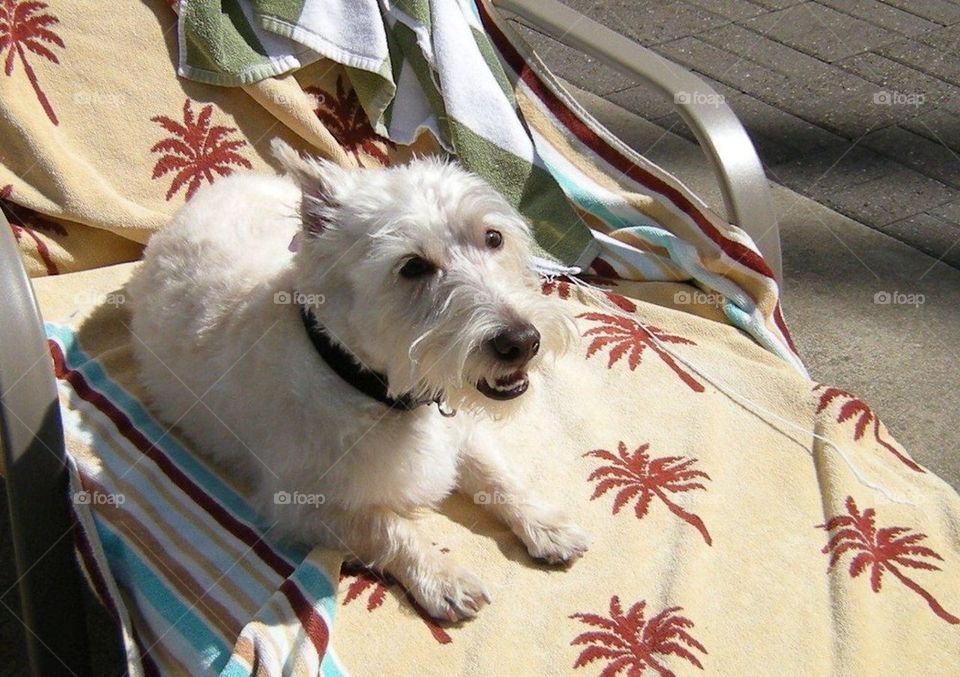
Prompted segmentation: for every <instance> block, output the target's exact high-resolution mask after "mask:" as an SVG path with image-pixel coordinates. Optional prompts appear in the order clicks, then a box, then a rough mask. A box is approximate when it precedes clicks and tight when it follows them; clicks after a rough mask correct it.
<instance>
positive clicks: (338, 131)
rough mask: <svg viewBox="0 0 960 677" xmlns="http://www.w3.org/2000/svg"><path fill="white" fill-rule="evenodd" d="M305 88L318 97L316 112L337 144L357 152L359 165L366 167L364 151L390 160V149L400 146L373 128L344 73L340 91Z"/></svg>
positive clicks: (385, 160)
mask: <svg viewBox="0 0 960 677" xmlns="http://www.w3.org/2000/svg"><path fill="white" fill-rule="evenodd" d="M303 91H305V92H306V93H307V94H311V95H312V96H313V97H314V98H316V100H317V108H316V110H314V114H316V116H317V118H319V120H320V122H322V123H323V124H324V126H325V127H326V128H327V130H328V131H329V132H330V134H332V135H333V138H335V139H336V140H337V143H339V144H340V145H341V146H342V147H343V149H344V150H345V151H346V152H348V153H352V154H353V157H354V158H356V160H357V164H358V165H360V166H361V167H363V166H364V165H363V161H362V160H361V159H360V152H361V151H363V152H364V153H365V154H367V155H369V156H370V157H372V158H374V159H376V160H377V162H379V163H380V164H382V165H385V164H389V163H390V158H389V157H388V156H387V153H386V150H387V149H388V148H396V147H397V145H396V144H395V143H393V142H392V141H389V140H388V139H384V138H383V137H382V136H379V135H378V134H377V133H376V132H374V131H373V127H372V126H370V120H369V119H368V118H367V113H366V111H364V110H363V106H361V105H360V99H359V98H358V97H357V93H356V92H355V91H353V89H346V88H345V87H344V85H343V76H340V75H338V76H337V91H336V94H333V93H331V92H325V91H323V90H322V89H320V88H319V87H304V89H303Z"/></svg>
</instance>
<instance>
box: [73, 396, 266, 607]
mask: <svg viewBox="0 0 960 677" xmlns="http://www.w3.org/2000/svg"><path fill="white" fill-rule="evenodd" d="M91 385H93V384H91ZM99 385H101V384H99V383H98V384H97V386H99ZM68 420H69V419H68V418H66V417H65V418H64V421H65V422H66V421H68ZM92 437H93V441H92V446H93V449H94V450H95V451H96V452H97V453H96V455H97V458H98V460H99V461H100V462H101V463H103V465H104V466H105V467H106V468H107V469H108V470H109V471H111V472H112V473H114V474H116V475H117V476H118V477H119V476H124V479H125V480H126V481H128V482H129V483H130V485H131V486H133V487H135V488H136V497H135V498H134V499H131V500H136V501H138V502H141V503H146V504H148V505H150V506H151V507H152V508H153V510H154V512H155V513H156V514H157V515H159V516H160V519H163V520H164V523H165V524H166V525H167V527H168V528H169V529H170V530H171V531H174V532H176V533H177V534H180V535H181V536H183V537H184V538H185V539H186V540H188V541H189V542H191V543H202V544H203V550H202V554H203V556H204V559H205V560H206V561H207V562H209V563H210V564H212V565H213V567H214V569H215V570H217V571H228V570H230V569H231V567H233V569H232V571H231V573H230V579H231V580H232V581H234V582H235V583H236V584H237V586H238V587H239V588H241V589H242V590H244V591H245V592H246V593H247V594H248V595H249V597H250V598H251V599H252V600H253V602H254V603H255V604H257V605H260V604H263V602H264V601H265V599H260V598H268V597H269V595H271V594H272V593H273V589H272V588H266V587H264V586H263V585H262V584H261V583H259V582H257V581H256V580H255V579H254V578H252V577H251V576H249V575H247V573H246V570H245V569H243V568H240V567H236V566H235V565H236V563H237V559H238V556H243V553H244V552H245V551H247V550H248V546H247V545H246V544H245V543H243V542H242V541H238V543H239V545H240V548H238V550H240V553H239V554H238V553H229V552H227V551H225V550H224V549H223V548H221V547H220V546H219V545H217V544H216V543H215V542H214V541H211V540H209V539H208V538H207V536H206V535H205V534H203V533H202V532H201V531H200V530H199V529H198V528H197V527H196V525H194V524H193V523H192V521H191V520H189V519H184V518H177V519H175V520H173V519H171V518H173V517H175V516H177V515H179V514H182V512H183V511H184V510H185V509H189V508H185V507H184V506H183V505H181V504H177V503H173V502H171V501H170V500H168V499H166V498H163V497H162V496H161V495H160V494H159V493H157V491H156V490H155V489H154V488H153V487H152V486H151V484H150V482H149V479H148V478H147V476H146V475H144V474H143V473H142V472H141V471H140V469H139V467H138V466H131V465H130V464H129V463H128V462H127V460H126V459H123V458H120V457H119V456H117V454H116V453H115V452H114V451H113V450H112V449H111V448H110V446H109V443H108V442H107V441H106V440H105V439H104V438H103V437H101V436H100V435H99V434H93V435H92ZM170 487H171V488H172V489H173V490H174V491H178V490H177V489H176V487H174V486H173V485H172V484H171V485H170ZM187 501H189V502H190V503H192V502H193V501H192V499H189V498H187V499H185V502H187ZM192 512H193V513H194V514H196V515H198V516H199V517H200V518H201V519H204V518H206V519H207V520H208V521H210V522H213V520H212V518H210V517H209V516H208V515H206V513H205V512H204V511H203V509H202V508H199V507H197V509H196V510H192ZM141 523H143V524H144V525H145V526H148V523H147V522H145V521H143V520H142V519H141ZM210 526H211V528H213V529H219V528H220V526H219V525H218V524H216V523H212V524H211V525H210ZM227 536H228V538H235V537H233V536H232V535H231V534H228V535H227ZM157 538H158V539H160V538H162V536H161V535H160V534H158V535H157ZM163 540H164V541H165V539H163ZM265 568H267V569H269V567H266V565H265ZM271 573H273V572H272V571H271ZM258 592H260V593H261V594H259V595H258V594H257V593H258Z"/></svg>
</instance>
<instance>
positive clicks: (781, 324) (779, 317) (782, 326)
mask: <svg viewBox="0 0 960 677" xmlns="http://www.w3.org/2000/svg"><path fill="white" fill-rule="evenodd" d="M773 321H774V322H775V323H776V325H777V328H778V329H779V330H780V333H781V334H783V338H785V339H786V340H787V345H788V346H790V350H792V351H793V354H794V355H796V356H797V357H800V351H799V350H797V347H796V346H795V345H794V344H793V337H792V336H790V330H789V329H787V321H786V320H784V319H783V313H782V312H781V311H780V301H777V306H776V307H775V308H774V309H773Z"/></svg>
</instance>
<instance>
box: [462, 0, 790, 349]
mask: <svg viewBox="0 0 960 677" xmlns="http://www.w3.org/2000/svg"><path fill="white" fill-rule="evenodd" d="M477 7H478V9H479V11H480V16H481V20H482V21H483V24H484V26H485V28H486V29H487V32H488V33H489V35H490V37H491V38H492V39H493V42H494V43H495V44H496V46H497V49H498V50H499V52H500V53H501V54H502V55H503V57H504V58H505V59H506V60H507V62H508V63H509V64H510V66H511V68H513V70H514V71H515V72H516V73H517V74H518V76H519V77H520V78H521V79H522V80H523V81H524V82H525V83H527V85H528V86H529V87H530V89H531V90H532V91H533V92H534V93H535V94H536V95H537V97H538V98H539V99H540V100H541V101H542V102H543V103H544V104H545V105H546V106H547V108H548V109H549V110H550V111H551V112H552V113H553V114H554V116H556V118H557V119H558V120H559V121H560V122H561V123H562V124H563V125H564V126H565V127H566V128H567V129H569V130H570V131H571V132H572V133H573V134H574V135H575V136H576V137H577V138H578V139H580V141H582V142H583V143H584V144H586V145H587V147H589V148H591V149H592V150H593V151H594V152H596V153H597V154H598V155H599V156H600V157H602V158H603V159H604V160H606V161H607V162H609V163H610V164H611V165H613V166H614V167H615V168H616V169H618V170H619V171H621V172H623V173H624V174H625V175H627V176H629V177H630V178H632V179H633V180H635V181H638V182H639V183H642V184H643V185H645V186H648V187H649V188H651V189H652V190H654V191H656V192H658V193H660V194H662V195H664V196H665V197H666V198H667V199H668V200H670V201H671V202H672V203H673V204H674V205H675V206H676V207H677V208H678V209H680V210H681V211H682V212H683V213H685V214H687V215H688V216H689V217H690V218H692V219H693V221H694V222H695V223H696V224H697V225H698V226H699V227H700V229H701V230H702V231H703V232H704V233H705V234H706V235H707V237H709V238H710V239H711V240H712V241H713V242H714V243H716V244H717V245H718V246H719V247H720V249H721V250H722V251H723V252H724V253H725V254H726V255H727V256H729V257H730V258H732V259H733V260H734V261H736V262H738V263H740V264H742V265H744V266H746V267H747V268H749V269H751V270H753V271H755V272H757V273H760V274H761V275H763V276H765V277H768V278H771V279H773V278H774V274H773V271H772V270H771V269H770V266H768V265H767V262H766V261H764V260H763V257H762V256H760V255H759V254H757V253H756V252H755V251H753V250H752V249H750V248H749V247H745V246H744V245H742V244H740V243H739V242H736V241H734V240H730V239H728V238H726V237H725V236H724V235H723V234H722V233H721V232H720V231H719V230H717V228H716V227H715V226H714V225H713V224H712V223H711V222H710V220H709V219H707V218H706V217H705V216H704V215H703V214H702V213H701V212H700V211H699V210H698V209H697V208H696V205H694V204H693V203H692V202H691V201H690V200H689V199H687V197H686V196H685V195H684V194H683V193H681V192H680V191H679V190H677V189H676V188H674V187H673V186H670V185H669V184H667V183H665V182H664V181H663V180H661V179H660V178H659V177H658V176H655V175H654V174H651V173H650V172H648V171H646V170H645V169H644V168H643V167H640V166H639V165H637V164H635V163H633V162H632V161H631V160H630V159H629V158H627V157H625V156H624V155H623V154H621V153H620V152H619V151H618V150H617V149H616V148H614V147H613V146H611V145H610V144H608V143H607V142H606V141H605V140H604V139H603V138H602V137H600V136H599V135H598V134H596V133H595V132H594V131H593V130H592V129H590V128H589V127H588V126H587V125H586V124H584V123H583V122H582V121H581V120H580V119H579V118H577V116H576V115H574V114H573V112H572V111H571V110H570V109H569V108H567V107H566V105H565V104H564V103H563V102H562V101H561V100H560V99H558V98H557V97H556V96H555V95H554V94H553V92H551V91H550V89H549V88H548V87H546V86H545V85H544V84H543V82H542V81H541V80H540V79H539V78H538V77H537V74H536V73H535V72H534V71H533V70H531V69H530V68H529V67H528V66H527V64H526V62H525V61H524V59H523V56H522V55H521V54H520V53H519V52H518V51H517V50H516V48H514V46H513V44H511V42H510V40H509V39H508V38H507V37H506V35H504V34H503V33H502V32H501V31H500V29H499V28H498V27H497V25H496V24H495V23H494V22H493V20H492V19H491V17H490V15H489V14H488V13H487V11H486V8H485V7H484V5H483V3H482V2H478V3H477ZM774 322H775V323H776V325H777V328H779V329H780V331H781V333H782V334H783V336H784V338H785V339H786V341H787V344H788V345H789V346H790V349H791V350H792V351H793V352H794V353H796V352H797V351H796V347H795V346H794V345H793V339H792V337H791V336H790V331H789V330H788V329H787V325H786V323H785V322H784V321H783V317H782V314H781V312H780V302H779V300H778V301H777V306H776V309H775V312H774Z"/></svg>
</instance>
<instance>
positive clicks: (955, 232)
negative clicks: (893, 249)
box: [884, 213, 960, 268]
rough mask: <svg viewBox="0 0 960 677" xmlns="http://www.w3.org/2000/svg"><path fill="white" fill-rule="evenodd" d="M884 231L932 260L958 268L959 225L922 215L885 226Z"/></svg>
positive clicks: (932, 216) (925, 214) (933, 216)
mask: <svg viewBox="0 0 960 677" xmlns="http://www.w3.org/2000/svg"><path fill="white" fill-rule="evenodd" d="M884 230H885V231H886V232H887V234H888V235H891V236H893V237H895V238H897V239H898V240H900V241H901V242H909V243H910V244H911V246H913V247H916V248H917V249H919V250H920V251H922V252H923V253H925V254H929V255H930V256H931V257H933V258H934V259H939V260H941V261H943V262H944V263H946V264H948V265H951V266H953V267H955V268H960V224H957V223H951V222H950V221H947V220H946V219H943V218H941V217H939V216H937V215H936V214H931V213H922V214H914V215H913V216H910V217H907V218H906V219H903V220H902V221H895V222H894V223H890V224H887V225H886V226H885V227H884Z"/></svg>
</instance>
